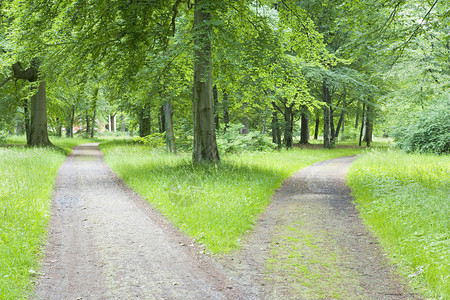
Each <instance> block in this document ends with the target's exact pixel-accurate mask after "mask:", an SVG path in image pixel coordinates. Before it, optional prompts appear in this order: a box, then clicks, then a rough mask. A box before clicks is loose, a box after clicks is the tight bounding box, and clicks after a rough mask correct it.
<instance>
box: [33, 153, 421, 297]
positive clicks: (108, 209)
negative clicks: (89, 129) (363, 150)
mask: <svg viewBox="0 0 450 300" xmlns="http://www.w3.org/2000/svg"><path fill="white" fill-rule="evenodd" d="M353 159H354V158H352V157H346V158H339V159H334V160H330V161H326V162H322V163H318V164H315V165H313V166H311V167H308V168H305V169H303V170H301V171H300V172H298V173H297V174H295V175H294V176H293V177H291V178H289V179H288V180H286V182H285V183H284V184H283V186H282V187H281V188H280V189H279V190H278V191H277V192H276V194H275V195H274V197H273V200H272V203H271V204H270V205H269V206H268V207H267V209H266V211H265V213H264V214H263V215H262V216H261V217H260V219H259V221H258V223H257V225H256V227H255V228H254V230H253V231H252V232H251V233H250V234H249V235H248V236H247V237H245V240H244V241H243V246H242V249H241V250H240V251H236V252H234V253H230V254H226V255H222V256H211V255H208V254H207V253H206V252H205V250H204V249H203V248H202V247H201V246H199V245H197V244H195V243H193V241H192V239H191V238H189V237H187V236H186V235H184V234H182V233H180V232H179V231H178V230H177V229H176V228H175V227H174V226H173V225H172V224H171V223H169V222H168V221H166V220H165V219H164V218H163V217H161V215H160V214H159V213H158V212H157V211H155V210H154V209H153V208H152V207H151V206H149V205H148V204H147V203H146V202H145V201H144V200H143V199H141V198H140V197H139V196H138V195H136V193H134V192H133V191H131V190H130V189H129V188H128V187H126V186H125V184H124V183H123V182H122V181H121V180H120V178H118V177H117V176H116V175H115V174H114V173H113V172H112V171H111V170H110V169H109V167H107V166H106V164H105V163H104V162H103V154H102V152H101V151H100V150H99V148H98V144H85V145H81V146H78V147H75V148H74V150H73V153H72V155H70V156H69V157H68V158H67V159H66V161H65V162H64V163H63V165H62V167H61V169H60V171H59V175H58V178H57V181H56V186H55V193H54V196H53V206H52V218H51V222H50V225H49V237H48V242H47V245H46V248H45V253H44V259H43V263H42V267H41V269H40V271H39V274H40V275H39V277H38V279H37V285H36V291H35V292H36V295H35V298H37V299H319V298H322V299H331V298H351V299H416V298H419V297H418V296H417V295H414V294H412V293H410V292H409V291H408V290H407V289H406V288H405V286H404V284H403V283H402V280H401V279H400V278H399V277H398V276H397V275H396V272H395V269H394V267H393V266H392V264H390V263H389V262H388V261H387V259H386V256H385V255H384V254H383V251H382V249H380V247H379V245H378V244H377V241H376V239H375V238H374V237H372V236H371V234H370V233H369V232H368V231H367V230H366V228H365V227H364V225H363V224H362V222H361V220H360V218H359V217H358V212H357V210H356V208H355V207H354V204H353V203H352V198H351V196H349V189H348V188H347V187H346V185H345V174H346V172H347V169H348V167H349V166H350V164H351V162H352V161H353Z"/></svg>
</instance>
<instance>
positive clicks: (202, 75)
mask: <svg viewBox="0 0 450 300" xmlns="http://www.w3.org/2000/svg"><path fill="white" fill-rule="evenodd" d="M208 4H209V1H208V0H196V1H195V6H194V9H195V11H194V28H193V32H194V38H193V40H194V84H193V96H194V97H193V114H194V145H193V154H192V159H193V162H194V163H201V162H218V161H219V160H220V158H219V151H218V149H217V142H216V132H215V129H214V106H213V99H212V61H211V35H212V27H211V24H209V21H210V20H211V14H210V13H209V12H208V11H207V10H206V7H207V6H208Z"/></svg>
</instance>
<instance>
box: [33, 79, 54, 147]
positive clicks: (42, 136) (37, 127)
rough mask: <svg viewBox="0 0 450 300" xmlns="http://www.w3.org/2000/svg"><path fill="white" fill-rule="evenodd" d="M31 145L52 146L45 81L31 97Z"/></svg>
mask: <svg viewBox="0 0 450 300" xmlns="http://www.w3.org/2000/svg"><path fill="white" fill-rule="evenodd" d="M30 119H31V120H30V121H31V122H30V144H29V145H30V146H50V145H52V143H51V142H50V140H49V139H48V131H47V95H46V94H45V81H41V82H40V83H39V87H38V89H37V92H36V94H34V95H33V96H32V97H31V118H30Z"/></svg>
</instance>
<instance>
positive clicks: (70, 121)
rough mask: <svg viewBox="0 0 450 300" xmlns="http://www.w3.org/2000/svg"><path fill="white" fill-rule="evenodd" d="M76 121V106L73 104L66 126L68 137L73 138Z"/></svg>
mask: <svg viewBox="0 0 450 300" xmlns="http://www.w3.org/2000/svg"><path fill="white" fill-rule="evenodd" d="M74 120H75V104H72V107H71V109H70V115H69V118H68V120H67V123H68V124H67V125H66V137H73V122H74Z"/></svg>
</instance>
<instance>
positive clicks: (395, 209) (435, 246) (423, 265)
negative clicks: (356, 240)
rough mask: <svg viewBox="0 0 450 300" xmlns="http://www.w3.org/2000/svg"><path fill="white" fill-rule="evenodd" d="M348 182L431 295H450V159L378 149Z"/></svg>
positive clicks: (371, 222)
mask: <svg viewBox="0 0 450 300" xmlns="http://www.w3.org/2000/svg"><path fill="white" fill-rule="evenodd" d="M347 180H348V183H349V185H350V186H351V188H352V192H353V195H354V196H355V197H356V200H357V204H358V207H359V209H360V211H361V214H362V216H363V218H364V219H365V221H366V223H367V225H368V226H369V227H370V228H371V229H372V230H373V231H374V232H375V234H376V235H377V236H378V237H379V239H380V241H381V244H382V245H383V247H385V248H386V249H387V251H388V253H390V256H391V258H392V259H393V261H395V262H396V263H397V264H398V266H399V268H400V271H401V273H402V274H404V275H405V276H407V277H408V279H409V280H410V281H411V282H412V284H413V285H414V286H415V287H418V288H419V289H420V291H421V292H422V291H423V292H424V294H425V295H427V296H428V297H433V298H436V299H448V298H449V297H450V270H449V266H450V234H449V211H450V202H449V195H450V157H448V156H433V155H419V154H405V153H402V152H399V151H387V152H380V151H372V152H368V153H365V154H364V155H363V156H361V157H360V158H359V159H358V160H357V161H356V162H355V163H354V164H353V165H352V167H351V168H350V171H349V174H348V177H347Z"/></svg>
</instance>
